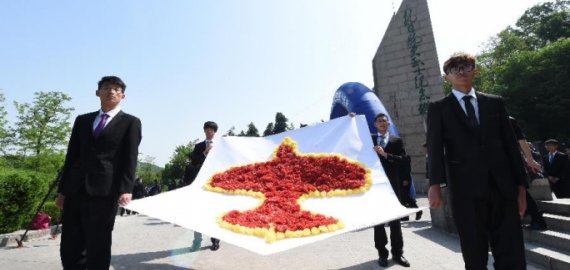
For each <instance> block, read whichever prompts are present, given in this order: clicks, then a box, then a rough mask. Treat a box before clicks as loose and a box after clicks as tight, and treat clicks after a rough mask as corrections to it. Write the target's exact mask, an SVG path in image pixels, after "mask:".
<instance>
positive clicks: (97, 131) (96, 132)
mask: <svg viewBox="0 0 570 270" xmlns="http://www.w3.org/2000/svg"><path fill="white" fill-rule="evenodd" d="M107 118H109V115H108V114H106V113H104V114H102V115H101V120H99V124H97V127H95V130H94V131H93V137H94V138H95V139H97V138H98V137H99V135H101V132H102V131H103V128H105V124H106V123H107Z"/></svg>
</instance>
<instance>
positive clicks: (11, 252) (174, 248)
mask: <svg viewBox="0 0 570 270" xmlns="http://www.w3.org/2000/svg"><path fill="white" fill-rule="evenodd" d="M418 202H419V204H420V205H421V206H425V205H427V200H426V199H425V198H420V199H419V200H418ZM402 226H403V233H404V244H405V246H404V256H405V257H406V258H407V259H408V260H409V261H410V263H411V265H412V267H411V268H403V267H401V266H399V265H394V262H392V261H391V260H389V263H390V264H389V266H388V269H394V270H396V269H438V270H439V269H449V270H457V269H463V268H464V266H463V260H462V258H461V252H460V247H459V240H458V238H457V237H455V236H453V235H450V234H447V233H445V232H442V231H440V230H437V229H433V228H431V221H430V217H429V211H424V217H423V218H422V220H420V221H410V222H404V223H403V225H402ZM387 230H388V231H389V229H388V228H387ZM192 239H193V233H192V231H190V230H187V229H184V228H181V227H178V226H175V225H172V224H170V223H166V222H163V221H161V220H157V219H154V218H149V217H146V216H141V215H138V216H126V217H120V216H119V217H117V221H116V225H115V232H114V239H113V258H112V261H111V264H112V268H113V269H116V270H118V269H137V270H138V269H166V270H168V269H247V270H249V269H263V270H267V269H311V270H312V269H316V270H318V269H345V270H361V269H362V270H364V269H381V267H380V266H378V264H377V259H378V258H377V253H376V250H375V249H374V240H373V230H372V229H367V230H364V231H359V232H353V233H347V234H343V235H339V236H336V237H333V238H329V239H327V240H324V241H320V242H317V243H314V244H311V245H306V246H302V247H299V248H296V249H293V250H289V251H285V252H282V253H277V254H274V255H270V256H260V255H257V254H255V253H252V252H249V251H247V250H245V249H242V248H239V247H236V246H233V245H230V244H225V243H224V242H222V245H221V247H220V249H219V250H218V251H215V252H214V251H210V249H209V245H210V241H209V238H208V237H207V236H204V241H203V247H202V248H201V249H200V250H197V251H192V250H190V249H189V247H190V245H191V243H192ZM490 260H492V259H490ZM0 268H2V269H4V270H9V269H18V270H21V269H30V270H31V269H34V270H36V269H41V270H51V269H61V264H60V261H59V240H50V239H47V238H43V239H39V240H34V241H30V242H25V247H24V248H20V249H18V248H15V247H14V246H13V245H12V246H8V247H4V248H1V249H0ZM489 269H492V266H491V262H490V263H489ZM528 269H531V270H532V269H540V268H536V267H533V266H530V265H529V267H528Z"/></svg>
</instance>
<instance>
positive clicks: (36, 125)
mask: <svg viewBox="0 0 570 270" xmlns="http://www.w3.org/2000/svg"><path fill="white" fill-rule="evenodd" d="M70 100H71V98H70V97H69V96H68V95H66V94H64V93H62V92H36V93H35V97H34V101H33V103H32V104H29V103H21V104H20V103H18V102H14V106H16V110H17V111H18V117H17V118H18V120H17V122H16V124H15V133H16V135H17V138H16V146H17V147H18V149H19V150H20V152H22V153H23V154H24V155H26V153H28V152H29V151H31V152H32V153H33V154H34V155H36V156H39V155H40V154H42V153H44V152H46V151H51V150H56V149H61V148H62V147H63V146H65V145H66V142H67V139H68V137H69V133H70V132H71V127H70V123H69V117H70V114H71V112H72V111H73V108H71V107H66V106H65V103H66V102H67V101H70Z"/></svg>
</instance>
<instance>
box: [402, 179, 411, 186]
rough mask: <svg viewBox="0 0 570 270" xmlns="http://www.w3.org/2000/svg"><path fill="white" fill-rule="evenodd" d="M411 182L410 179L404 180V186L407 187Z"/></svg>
mask: <svg viewBox="0 0 570 270" xmlns="http://www.w3.org/2000/svg"><path fill="white" fill-rule="evenodd" d="M409 184H410V181H408V180H404V181H402V185H403V186H406V187H407V186H408V185H409Z"/></svg>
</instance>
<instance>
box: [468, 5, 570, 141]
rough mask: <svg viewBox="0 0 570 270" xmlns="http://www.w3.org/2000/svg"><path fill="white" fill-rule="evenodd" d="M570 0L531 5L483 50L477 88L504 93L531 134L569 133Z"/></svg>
mask: <svg viewBox="0 0 570 270" xmlns="http://www.w3.org/2000/svg"><path fill="white" fill-rule="evenodd" d="M569 10H570V1H567V0H565V1H560V0H558V1H554V2H546V3H541V4H537V5H535V6H533V7H531V8H529V9H528V10H527V11H526V12H525V13H524V14H523V15H522V16H521V17H520V18H519V20H518V21H517V22H516V24H515V26H510V27H507V28H506V29H505V30H503V31H501V32H500V33H499V34H497V35H496V36H495V37H493V38H491V39H490V41H489V43H488V44H487V48H486V49H485V50H484V51H483V53H482V54H480V55H479V56H478V59H479V66H478V68H479V70H480V73H481V74H480V76H479V77H478V78H477V79H476V80H475V82H474V85H475V89H478V90H480V91H484V92H489V93H493V94H497V95H500V96H503V97H504V98H505V99H506V101H507V108H508V110H509V113H510V114H511V115H512V116H514V117H515V118H517V119H518V121H519V123H520V124H521V126H522V127H523V130H524V131H525V133H526V135H527V137H529V139H530V140H544V139H546V138H551V137H555V138H558V139H566V138H568V134H570V132H568V131H569V127H568V125H567V124H566V123H568V121H569V120H570V111H569V108H570V97H569V94H570V91H568V85H570V80H569V78H570V74H569V71H570V59H569V55H570V46H569V44H570V41H569V39H568V37H569V36H570V15H569V14H570V13H569Z"/></svg>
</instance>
